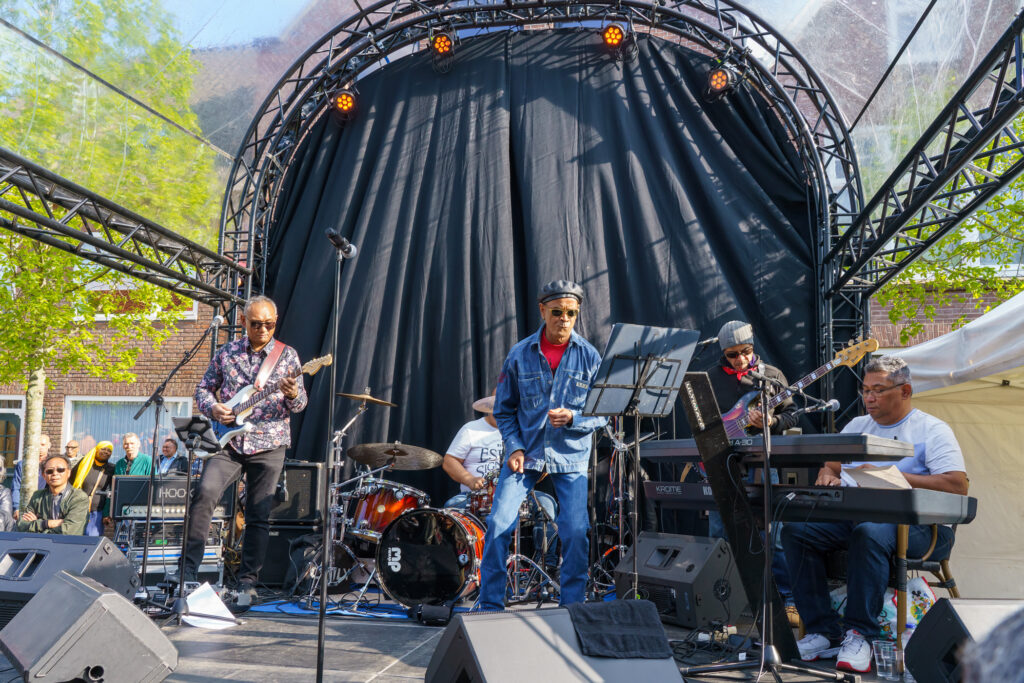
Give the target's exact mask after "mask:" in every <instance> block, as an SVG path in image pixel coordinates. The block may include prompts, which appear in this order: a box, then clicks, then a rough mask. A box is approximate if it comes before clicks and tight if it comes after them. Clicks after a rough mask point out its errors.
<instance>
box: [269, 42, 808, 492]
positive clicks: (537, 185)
mask: <svg viewBox="0 0 1024 683" xmlns="http://www.w3.org/2000/svg"><path fill="white" fill-rule="evenodd" d="M710 68H711V61H710V60H709V58H708V57H706V56H704V55H700V54H697V53H695V52H692V51H690V50H688V49H686V48H683V47H681V46H679V45H674V44H672V43H669V42H666V41H663V40H660V39H656V38H651V37H647V36H640V40H639V56H638V59H636V60H635V61H632V62H627V63H622V62H620V61H615V60H614V59H612V58H611V57H610V56H609V55H608V53H607V52H605V51H604V50H603V49H602V46H601V39H600V36H599V35H598V34H597V33H596V32H594V31H562V30H559V31H526V32H502V33H499V34H489V35H483V36H480V37H477V38H474V39H471V40H467V41H464V42H463V43H461V44H460V45H459V46H458V50H457V53H456V55H455V63H454V66H453V68H452V69H451V72H450V73H448V74H443V75H442V74H437V73H435V72H434V71H433V70H432V68H431V62H430V57H429V55H426V54H422V53H421V54H416V55H412V56H409V57H406V58H404V59H401V60H399V61H396V62H395V63H393V64H389V65H387V66H386V67H384V68H383V69H381V70H379V71H378V72H376V73H374V74H372V75H369V76H367V77H366V78H364V79H362V80H361V81H360V82H359V113H358V116H357V117H356V118H355V119H354V120H352V121H350V122H347V123H344V124H342V123H339V122H338V121H336V120H335V119H334V118H332V117H330V116H328V117H325V118H324V119H322V120H321V121H320V122H319V123H318V124H317V125H316V126H314V127H313V128H311V129H310V130H309V131H308V135H307V137H306V139H305V140H304V142H303V146H302V148H301V149H300V150H299V152H298V157H297V159H296V163H294V164H293V165H292V167H291V170H290V171H289V175H288V177H287V178H286V180H285V183H284V186H283V188H282V194H281V196H280V203H279V206H278V212H277V215H276V217H275V224H274V227H273V228H272V230H271V232H270V234H269V235H268V249H267V253H268V265H267V286H266V291H267V294H268V295H269V296H271V297H273V298H274V299H275V300H276V301H277V303H278V305H279V307H280V321H281V323H280V325H279V328H278V332H279V337H280V338H282V339H283V340H285V341H286V342H288V343H290V344H292V345H294V346H295V347H296V348H297V350H298V351H299V354H300V356H301V357H302V358H303V359H304V360H305V359H309V358H312V357H313V356H316V355H320V354H322V353H325V352H327V351H331V349H330V348H329V346H330V331H329V328H330V320H331V314H332V308H333V304H332V292H333V282H334V268H335V265H334V264H335V258H334V249H333V248H332V247H331V246H330V244H329V242H328V241H327V240H326V238H325V237H324V231H325V230H326V229H327V228H335V229H338V230H339V231H340V232H341V234H342V235H344V236H346V237H348V238H349V239H350V240H351V241H352V242H353V243H354V244H356V245H358V248H359V254H358V256H357V257H356V258H355V259H353V260H351V261H346V262H345V264H344V270H343V275H342V290H341V291H342V297H343V299H342V305H341V311H340V318H341V326H340V334H339V339H340V341H339V344H338V348H337V349H336V350H335V351H336V361H335V365H334V371H335V372H337V378H338V380H337V388H338V390H340V391H345V392H350V393H359V392H362V391H363V389H364V388H365V387H370V388H371V390H372V392H373V394H374V395H375V396H379V397H383V398H386V399H388V400H391V401H394V402H395V403H397V404H398V407H397V408H391V409H387V408H382V407H373V408H372V409H371V410H369V411H368V412H367V413H366V414H365V415H364V416H363V417H362V418H361V420H360V421H359V422H357V424H356V425H355V427H354V429H353V430H352V432H351V433H350V436H349V439H348V440H347V442H346V443H347V445H349V446H351V445H353V444H358V443H367V442H377V441H393V440H400V441H402V442H403V443H408V444H413V445H417V446H425V447H427V448H430V449H432V450H434V451H437V452H438V453H442V454H443V453H444V452H445V450H446V448H447V446H448V444H449V443H450V441H451V439H452V437H453V436H454V435H455V432H456V431H457V429H458V428H459V426H460V425H461V424H463V423H464V422H466V421H467V420H469V419H472V418H475V417H479V415H474V413H473V411H472V409H471V407H470V404H471V402H472V401H473V400H474V399H476V398H478V397H480V396H484V395H486V394H488V393H490V391H491V389H492V388H493V386H494V382H495V380H496V378H497V375H498V372H499V370H500V367H501V363H502V361H503V359H504V357H505V354H506V353H507V351H508V349H509V347H511V346H512V344H513V343H515V342H516V341H517V340H518V339H520V338H522V337H523V336H524V335H527V334H529V333H532V332H533V331H535V330H536V329H537V328H538V326H539V324H540V317H539V314H538V311H537V304H536V300H535V296H536V292H537V290H538V287H539V286H540V285H541V284H543V283H544V282H546V281H548V280H552V279H556V278H570V279H573V280H576V281H577V282H579V283H581V284H582V285H583V287H584V289H585V291H586V301H585V302H584V305H583V315H582V316H581V320H580V321H579V323H578V325H577V330H578V331H579V332H581V333H582V334H583V335H584V336H585V337H587V338H588V339H589V340H590V341H591V342H593V343H594V345H595V346H596V347H597V348H598V349H599V350H600V349H602V348H603V346H604V343H605V341H606V339H607V336H608V334H609V331H610V329H611V325H612V324H613V323H615V322H627V323H639V324H647V325H659V326H674V327H684V328H694V329H698V330H700V331H701V333H702V335H704V336H713V335H715V334H716V333H717V330H718V328H719V326H720V325H721V324H722V323H723V322H725V321H727V320H731V319H743V320H748V321H750V322H752V323H753V324H754V326H755V330H756V333H757V343H758V349H759V351H760V352H761V353H762V355H763V356H764V357H765V359H766V360H767V361H768V362H771V363H774V364H777V365H779V366H781V367H782V369H783V370H784V371H785V372H786V374H787V375H788V376H789V377H791V378H795V377H798V376H800V375H802V374H803V373H804V372H806V371H807V370H808V369H809V368H813V367H814V365H815V363H814V348H815V346H814V339H815V333H814V329H813V328H814V319H815V297H816V279H815V268H814V264H813V245H814V242H815V227H814V225H813V223H812V221H811V220H810V218H809V216H811V215H813V211H812V207H810V206H809V201H810V200H809V194H808V189H807V188H808V183H807V179H806V177H805V175H804V173H803V170H802V169H801V166H800V164H799V160H798V157H797V154H796V151H795V150H794V149H793V147H792V146H791V145H790V144H788V143H787V142H786V137H785V134H784V132H783V130H782V127H781V125H780V124H779V123H778V121H777V120H776V118H775V115H774V114H773V113H772V112H771V110H770V108H769V107H768V106H767V104H766V103H765V102H764V101H763V99H762V98H761V97H760V96H759V95H757V94H756V93H751V92H749V91H747V90H746V89H745V88H744V89H740V90H739V91H738V92H737V93H735V94H733V95H731V96H729V97H727V98H725V99H723V100H721V101H719V102H715V103H708V102H706V101H705V99H704V97H703V91H704V88H705V82H706V74H707V71H708V70H709V69H710ZM717 351H718V349H717V346H716V347H713V349H712V350H711V351H709V352H707V353H705V354H704V357H702V358H700V359H699V361H697V362H696V363H695V366H697V365H699V366H705V365H707V364H710V363H712V362H713V361H714V360H715V358H716V357H717ZM326 375H327V373H326V372H322V373H321V374H320V375H318V376H317V377H316V378H314V380H313V381H309V380H307V387H310V397H311V403H310V406H309V408H308V409H307V410H306V412H305V413H304V414H302V415H299V416H297V417H296V418H295V419H294V430H293V432H294V435H295V439H294V442H295V446H294V449H293V457H297V458H300V459H308V460H319V459H322V458H323V455H324V450H325V443H326V438H327V434H328V431H329V428H328V424H327V412H328V411H327V401H328V378H327V376H326ZM355 407H356V406H355V405H354V404H352V403H349V402H347V401H344V400H339V402H338V404H337V411H336V422H335V423H336V424H337V425H339V426H340V425H341V424H343V423H344V422H345V421H347V419H348V418H349V416H351V415H352V414H353V413H354V410H355ZM679 412H680V414H681V411H679ZM684 419H685V418H684ZM388 478H390V479H395V480H399V481H403V482H405V483H409V484H412V485H413V486H418V487H420V488H423V489H424V490H426V491H427V492H428V493H430V494H431V495H432V498H433V504H434V505H441V504H443V501H444V496H446V495H448V494H451V493H454V492H455V490H456V486H455V484H454V482H451V481H450V480H448V478H447V477H446V476H445V475H444V473H443V472H442V471H441V470H440V469H437V470H434V471H432V472H428V473H406V472H396V473H391V474H389V475H388Z"/></svg>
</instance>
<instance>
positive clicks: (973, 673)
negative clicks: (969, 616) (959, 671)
mask: <svg viewBox="0 0 1024 683" xmlns="http://www.w3.org/2000/svg"><path fill="white" fill-rule="evenodd" d="M1022 634H1024V609H1021V610H1017V611H1016V612H1014V613H1013V614H1011V615H1010V616H1008V617H1007V618H1006V619H1004V620H1003V621H1001V622H1000V623H999V625H998V626H996V627H995V628H994V629H992V630H991V631H989V632H988V635H987V636H985V637H984V638H983V639H982V640H981V641H980V642H975V641H973V640H969V641H968V642H967V643H966V644H965V645H964V654H963V674H964V677H963V681H964V683H994V682H996V681H998V683H1022V682H1024V648H1022V647H1021V645H1024V635H1022ZM911 673H913V671H911Z"/></svg>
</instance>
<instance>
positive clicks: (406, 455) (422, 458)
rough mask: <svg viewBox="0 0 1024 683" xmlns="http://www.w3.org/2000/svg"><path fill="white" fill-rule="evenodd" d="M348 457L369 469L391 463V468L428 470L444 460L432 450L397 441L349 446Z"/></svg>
mask: <svg viewBox="0 0 1024 683" xmlns="http://www.w3.org/2000/svg"><path fill="white" fill-rule="evenodd" d="M346 453H347V454H348V456H349V457H350V458H352V459H353V460H355V461H356V462H358V463H359V464H361V465H366V466H368V467H369V468H370V469H376V468H378V467H383V466H384V465H388V464H390V465H391V469H393V470H429V469H433V468H435V467H437V466H438V465H440V464H441V462H442V461H443V460H444V458H443V457H441V456H440V455H438V454H437V453H435V452H434V451H432V450H429V449H427V448H420V447H419V446H409V445H406V444H403V443H399V442H397V441H395V442H393V443H363V444H359V445H358V446H353V447H352V448H349V449H348V450H347V451H346Z"/></svg>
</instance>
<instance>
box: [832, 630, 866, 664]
mask: <svg viewBox="0 0 1024 683" xmlns="http://www.w3.org/2000/svg"><path fill="white" fill-rule="evenodd" d="M836 668H837V669H842V670H844V671H855V672H857V673H867V672H868V671H871V643H869V642H868V641H867V639H865V638H864V636H862V635H861V634H860V633H859V632H857V631H855V630H854V629H852V628H851V629H850V630H849V631H847V632H846V638H844V639H843V644H842V646H841V647H840V648H839V656H838V657H837V658H836Z"/></svg>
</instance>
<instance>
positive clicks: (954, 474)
mask: <svg viewBox="0 0 1024 683" xmlns="http://www.w3.org/2000/svg"><path fill="white" fill-rule="evenodd" d="M861 384H862V385H861V397H862V398H863V401H864V407H865V409H866V410H867V413H868V414H867V415H863V416H860V417H856V418H854V419H853V420H851V421H850V422H849V424H847V425H846V427H845V428H843V432H844V433H860V434H874V435H876V436H880V437H883V438H891V439H899V440H900V441H906V442H908V443H911V444H913V446H914V455H913V456H908V457H906V458H903V459H902V460H900V461H899V462H897V463H896V466H897V467H898V468H899V470H900V471H901V472H902V473H903V476H904V477H905V478H906V480H907V482H908V483H909V484H910V485H911V486H912V487H914V488H926V489H934V490H937V491H945V492H948V493H956V494H960V495H966V493H967V473H966V468H965V465H964V457H963V453H962V452H961V451H960V445H959V444H958V443H957V440H956V437H955V436H954V435H953V430H952V429H950V427H949V425H947V424H946V423H945V422H943V421H942V420H940V419H938V418H937V417H934V416H932V415H929V414H927V413H924V412H922V411H920V410H917V409H916V408H914V407H913V393H914V392H913V387H912V384H911V377H910V368H909V367H908V366H907V364H906V363H905V362H904V361H903V360H902V359H900V358H896V357H894V356H881V357H879V358H875V359H872V360H871V361H870V362H869V363H868V364H867V366H866V367H865V370H864V378H863V381H862V383H861ZM864 464H867V463H852V464H849V465H846V467H857V466H863V465H864ZM879 464H880V465H886V464H891V463H879ZM841 468H842V466H841V465H840V464H839V463H838V462H830V463H826V464H825V466H824V467H822V468H821V470H820V472H819V473H818V478H817V481H816V482H815V483H816V484H818V485H824V486H841V485H842V479H841V473H842V469H841ZM931 536H932V533H931V527H929V526H925V525H919V526H911V527H910V537H909V542H908V545H907V556H908V557H920V556H922V555H923V554H924V553H925V552H926V551H927V550H928V546H929V545H930V544H931ZM782 545H783V547H784V548H785V550H786V559H787V561H788V565H789V572H790V579H791V583H792V586H793V597H794V598H795V600H796V606H797V609H798V610H799V611H800V615H801V617H803V621H804V624H805V626H806V629H807V635H806V636H805V637H804V638H802V639H801V640H800V641H799V643H798V646H799V648H800V656H801V658H803V659H804V660H806V661H813V660H815V659H821V658H831V657H836V668H837V669H841V670H845V671H854V672H860V673H863V672H867V671H869V670H870V669H871V640H872V639H873V638H876V637H878V636H879V625H878V620H877V617H878V614H879V613H880V612H881V611H882V600H883V598H884V595H885V589H886V585H887V583H888V579H889V560H890V557H891V556H892V554H893V553H894V552H895V550H896V525H895V524H879V523H873V522H856V521H843V522H811V523H787V524H786V525H785V527H784V528H783V530H782ZM952 545H953V531H952V529H950V528H949V527H939V535H938V541H937V543H936V546H935V550H934V551H933V553H932V556H931V557H932V559H935V560H941V559H944V558H947V557H948V556H949V551H950V549H951V548H952ZM838 549H846V550H848V551H849V553H848V554H849V559H848V566H847V577H848V578H847V592H846V596H847V597H846V613H845V615H844V617H843V618H842V619H840V617H839V615H838V614H836V612H835V611H834V610H832V609H831V604H830V601H829V594H828V587H827V585H826V577H825V554H826V553H828V552H830V551H832V550H838Z"/></svg>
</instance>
